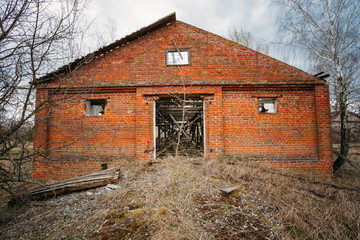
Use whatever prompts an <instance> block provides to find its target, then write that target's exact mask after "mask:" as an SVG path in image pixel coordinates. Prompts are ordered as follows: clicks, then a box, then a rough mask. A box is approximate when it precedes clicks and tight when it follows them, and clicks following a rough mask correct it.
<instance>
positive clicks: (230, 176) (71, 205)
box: [0, 157, 360, 239]
mask: <svg viewBox="0 0 360 240" xmlns="http://www.w3.org/2000/svg"><path fill="white" fill-rule="evenodd" d="M352 159H353V160H354V161H355V162H356V164H359V162H360V160H359V159H357V158H354V157H352ZM358 160H359V162H357V161H358ZM121 169H122V175H123V176H122V180H121V181H120V183H119V188H118V189H117V190H114V191H111V192H103V193H102V194H99V195H91V196H88V195H86V194H85V193H77V194H72V195H68V196H64V197H62V198H59V199H53V200H47V201H43V202H39V203H32V205H31V206H32V207H31V208H29V209H27V210H25V208H21V209H19V210H11V211H10V210H6V209H3V210H2V212H1V213H0V223H2V226H1V227H0V231H1V229H5V228H7V227H10V228H9V230H6V231H3V232H0V238H1V237H2V238H6V237H8V238H19V237H24V236H25V238H36V239H39V238H40V239H45V238H46V239H59V238H63V239H359V238H360V235H359V232H360V217H359V216H360V184H359V174H357V173H355V172H354V171H352V170H351V169H348V167H347V166H346V168H344V170H343V171H342V172H340V173H339V174H338V175H335V176H334V177H332V178H314V177H306V176H297V175H290V174H287V173H283V172H279V171H276V170H273V169H268V168H264V167H261V166H258V165H255V164H254V163H251V162H248V161H246V160H245V159H240V158H239V159H238V158H231V159H229V158H223V159H217V160H203V159H190V158H178V159H175V158H171V157H170V158H166V159H164V160H163V161H162V162H161V163H158V164H153V165H148V164H140V163H132V164H131V163H129V164H127V165H123V166H122V167H121ZM348 171H350V172H351V175H349V174H347V173H348ZM230 186H237V188H238V189H237V190H236V191H234V192H232V193H231V194H230V195H222V194H221V191H220V189H221V188H225V187H230ZM92 191H93V192H96V191H97V190H92ZM44 213H45V214H44ZM19 222H20V224H19ZM16 224H17V225H16ZM39 226H41V227H39ZM74 226H76V227H74Z"/></svg>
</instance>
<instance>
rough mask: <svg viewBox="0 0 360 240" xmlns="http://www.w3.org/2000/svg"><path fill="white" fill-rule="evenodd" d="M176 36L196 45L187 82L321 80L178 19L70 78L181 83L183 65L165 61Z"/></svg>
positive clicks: (85, 82) (97, 82)
mask: <svg viewBox="0 0 360 240" xmlns="http://www.w3.org/2000/svg"><path fill="white" fill-rule="evenodd" d="M172 40H175V41H176V44H177V46H178V47H179V48H190V55H191V60H190V61H191V64H190V66H183V67H182V68H183V73H184V74H185V75H186V81H187V84H215V85H218V84H266V83H271V84H274V83H279V84H290V83H294V84H301V83H309V82H321V80H319V79H318V78H315V77H314V76H312V75H310V74H308V73H305V72H303V71H301V70H299V69H296V68H294V67H292V66H289V65H287V64H285V63H283V62H280V61H278V60H276V59H274V58H271V57H269V56H266V55H263V54H261V53H259V52H256V51H253V50H251V49H248V48H246V47H243V46H241V45H239V44H237V43H234V42H232V41H229V40H227V39H225V38H222V37H220V36H218V35H215V34H212V33H209V32H206V31H204V30H201V29H199V28H196V27H193V26H191V25H188V24H185V23H182V22H179V21H177V22H175V23H172V24H170V25H168V26H165V27H163V28H160V29H158V30H156V31H154V32H152V33H151V34H148V35H146V36H144V37H141V38H139V39H136V40H134V41H132V42H129V43H128V44H126V45H124V46H121V47H119V48H117V49H115V50H114V51H112V52H109V53H107V54H105V55H103V56H101V57H99V58H97V59H95V60H93V61H92V62H90V63H88V64H86V65H84V66H82V67H80V68H79V69H77V70H76V71H75V72H74V73H73V74H72V75H71V76H69V77H68V81H67V82H66V84H70V85H71V86H89V85H92V86H96V87H99V86H124V85H125V86H134V85H135V86H144V85H148V86H149V85H150V86H153V85H160V86H161V85H181V84H182V82H181V78H180V77H179V74H180V73H179V69H178V68H177V67H176V66H171V67H167V66H166V64H165V51H166V49H175V47H174V44H173V42H172ZM61 80H62V81H63V79H61ZM56 83H58V82H56V81H54V84H56Z"/></svg>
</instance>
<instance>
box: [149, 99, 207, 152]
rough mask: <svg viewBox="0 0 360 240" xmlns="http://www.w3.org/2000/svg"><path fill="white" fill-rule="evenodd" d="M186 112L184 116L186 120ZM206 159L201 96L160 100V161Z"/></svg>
mask: <svg viewBox="0 0 360 240" xmlns="http://www.w3.org/2000/svg"><path fill="white" fill-rule="evenodd" d="M183 111H184V117H183ZM179 139H180V141H179V148H178V154H179V155H182V156H191V157H201V156H204V121H203V101H202V99H201V98H200V97H189V98H187V99H186V100H185V102H184V100H183V97H182V96H179V97H161V98H160V99H159V100H158V101H156V126H155V141H156V158H158V157H160V158H161V157H163V156H168V155H175V153H176V147H177V144H178V140H179Z"/></svg>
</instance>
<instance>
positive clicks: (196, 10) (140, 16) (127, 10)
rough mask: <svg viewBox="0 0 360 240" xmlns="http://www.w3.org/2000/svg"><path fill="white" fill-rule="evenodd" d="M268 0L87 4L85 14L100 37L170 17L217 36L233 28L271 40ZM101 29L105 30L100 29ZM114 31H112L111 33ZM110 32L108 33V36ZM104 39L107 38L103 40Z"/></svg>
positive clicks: (273, 31)
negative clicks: (94, 23)
mask: <svg viewBox="0 0 360 240" xmlns="http://www.w3.org/2000/svg"><path fill="white" fill-rule="evenodd" d="M268 2H269V1H268V0H126V1H124V0H91V2H90V5H89V8H88V11H87V12H88V14H89V15H90V16H91V17H92V18H95V19H96V22H97V23H96V24H99V25H100V26H102V27H101V30H102V31H103V33H104V36H106V35H110V36H111V39H110V40H111V41H113V40H116V39H120V38H122V37H124V36H126V35H128V34H130V33H132V32H134V31H136V30H138V29H140V28H142V27H145V26H147V25H149V24H151V23H153V22H155V21H157V20H159V19H160V18H163V17H165V16H167V15H168V14H170V13H173V12H176V18H177V20H180V21H183V22H186V23H188V24H191V25H194V26H196V27H199V28H202V29H204V30H207V31H210V32H213V33H216V34H218V35H221V36H225V35H227V33H228V31H229V29H233V28H234V27H236V28H237V29H238V30H240V29H241V28H242V29H243V30H245V31H249V32H251V33H253V34H254V35H255V36H256V37H257V38H262V39H266V40H272V39H273V37H274V35H275V34H276V28H275V27H274V25H275V24H274V22H275V19H274V17H272V16H271V13H270V10H268V9H269V7H268ZM103 26H105V27H103ZM112 30H114V31H112ZM110 32H112V33H110ZM107 37H108V36H107Z"/></svg>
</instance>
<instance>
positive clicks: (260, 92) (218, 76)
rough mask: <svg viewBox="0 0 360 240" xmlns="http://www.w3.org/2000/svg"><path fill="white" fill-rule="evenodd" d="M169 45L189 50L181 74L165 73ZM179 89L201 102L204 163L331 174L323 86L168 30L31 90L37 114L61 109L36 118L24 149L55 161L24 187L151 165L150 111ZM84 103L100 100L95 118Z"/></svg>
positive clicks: (215, 41) (224, 45)
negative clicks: (273, 103)
mask: <svg viewBox="0 0 360 240" xmlns="http://www.w3.org/2000/svg"><path fill="white" fill-rule="evenodd" d="M172 39H174V40H175V41H176V44H177V45H178V47H179V48H189V49H190V54H191V64H190V66H182V67H181V68H179V67H176V66H171V67H168V66H166V64H165V50H166V49H174V45H173V42H172ZM182 79H183V80H184V82H185V84H186V94H192V95H197V96H202V97H203V101H204V115H205V132H206V139H205V145H206V151H205V156H206V157H208V158H212V157H220V156H224V155H244V156H247V157H249V158H251V159H254V160H257V161H259V162H261V163H263V164H266V165H269V166H272V167H278V168H284V169H287V170H288V171H292V172H298V173H310V174H315V175H321V176H328V175H330V174H331V164H332V158H331V152H332V145H331V138H330V108H329V91H328V85H327V84H326V82H325V81H323V80H322V79H319V78H316V77H314V76H312V75H310V74H308V73H305V72H303V71H301V70H299V69H296V68H294V67H292V66H289V65H287V64H285V63H282V62H280V61H278V60H276V59H273V58H271V57H268V56H266V55H263V54H261V53H258V52H256V51H253V50H250V49H248V48H246V47H243V46H241V45H239V44H236V43H234V42H231V41H229V40H226V39H224V38H222V37H220V36H217V35H215V34H212V33H209V32H206V31H204V30H201V29H199V28H196V27H193V26H191V25H188V24H185V23H183V22H180V21H174V22H171V23H170V24H168V25H166V26H164V27H161V28H159V29H157V30H155V31H152V32H150V33H149V34H147V35H145V36H141V37H139V38H137V39H135V40H133V41H131V42H129V43H127V44H125V45H123V46H119V47H118V48H114V49H113V50H112V51H110V52H108V53H107V54H104V55H102V56H100V57H97V58H96V59H93V60H92V61H90V62H89V63H87V64H85V65H83V66H81V67H79V68H78V69H76V70H75V71H73V72H72V73H71V74H68V75H66V76H61V77H59V78H57V79H53V80H52V81H50V82H47V83H43V84H40V85H39V86H38V89H37V104H38V105H39V104H41V102H42V99H45V98H46V97H47V96H51V99H52V100H59V99H61V98H63V97H64V96H67V98H68V99H64V100H62V101H54V102H56V103H57V104H56V105H49V106H50V107H48V108H46V109H44V110H43V111H41V112H39V113H38V114H37V119H36V134H35V140H34V147H35V149H40V150H41V151H42V152H44V153H46V154H45V155H46V156H47V157H49V158H50V159H56V160H55V163H54V162H49V163H48V164H46V163H45V161H43V160H41V159H39V161H38V162H37V163H36V164H35V168H34V172H33V175H34V177H36V178H38V179H41V180H47V179H63V178H68V177H71V176H75V175H80V174H84V173H89V172H91V171H94V170H97V169H99V170H100V166H101V164H103V163H107V164H108V165H109V166H113V165H116V164H121V163H122V162H123V161H124V159H125V160H131V159H137V160H139V161H147V160H151V159H153V156H154V139H153V136H154V133H153V121H154V118H153V113H154V101H156V96H158V95H171V94H183V92H184V90H183V87H182ZM60 83H61V87H60V88H59V85H60ZM54 89H57V90H56V91H54ZM258 97H276V98H277V101H278V113H276V114H259V113H258V105H257V104H258V102H257V101H258V99H257V98H258ZM89 99H106V100H107V105H106V107H105V114H104V115H102V116H87V112H86V104H85V101H86V100H89ZM64 145H65V146H66V147H62V146H64Z"/></svg>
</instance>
